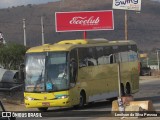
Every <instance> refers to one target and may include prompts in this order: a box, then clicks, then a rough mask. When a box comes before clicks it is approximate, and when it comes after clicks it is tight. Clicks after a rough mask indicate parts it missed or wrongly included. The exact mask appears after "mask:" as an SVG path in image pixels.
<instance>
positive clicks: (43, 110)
mask: <svg viewBox="0 0 160 120" xmlns="http://www.w3.org/2000/svg"><path fill="white" fill-rule="evenodd" d="M38 110H39V111H41V112H46V111H47V110H48V107H44V108H38Z"/></svg>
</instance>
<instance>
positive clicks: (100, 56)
mask: <svg viewBox="0 0 160 120" xmlns="http://www.w3.org/2000/svg"><path fill="white" fill-rule="evenodd" d="M96 51H97V61H98V65H103V64H104V60H103V59H104V56H103V47H96Z"/></svg>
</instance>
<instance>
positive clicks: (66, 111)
mask: <svg viewBox="0 0 160 120" xmlns="http://www.w3.org/2000/svg"><path fill="white" fill-rule="evenodd" d="M134 99H135V100H141V101H143V100H151V101H152V102H153V105H154V107H155V109H156V111H160V80H141V81H140V90H139V92H138V93H136V94H134ZM111 104H112V102H111V101H101V102H96V103H94V104H92V105H87V106H85V108H84V109H81V110H75V109H73V108H61V109H55V108H51V109H49V111H48V112H46V113H45V115H47V116H51V117H42V118H34V119H40V120H53V119H54V120H64V119H65V120H67V119H68V120H70V119H72V120H73V119H74V120H75V119H76V120H81V119H100V118H102V117H103V118H104V119H105V117H106V116H107V115H109V114H110V112H109V111H111V107H112V106H111ZM107 111H108V112H107ZM42 115H43V114H42ZM53 116H54V117H53ZM30 119H33V118H17V120H30ZM106 119H107V118H106ZM111 119H113V118H111ZM114 119H115V118H114ZM152 119H154V118H152ZM109 120H110V119H109Z"/></svg>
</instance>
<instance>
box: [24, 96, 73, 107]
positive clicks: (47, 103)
mask: <svg viewBox="0 0 160 120" xmlns="http://www.w3.org/2000/svg"><path fill="white" fill-rule="evenodd" d="M25 106H26V108H41V107H70V106H71V102H70V101H69V98H64V99H55V100H25Z"/></svg>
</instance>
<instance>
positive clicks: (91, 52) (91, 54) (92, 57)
mask: <svg viewBox="0 0 160 120" xmlns="http://www.w3.org/2000/svg"><path fill="white" fill-rule="evenodd" d="M87 53H88V58H87V62H88V66H95V65H97V60H96V54H95V53H96V52H95V48H94V47H92V48H88V49H87Z"/></svg>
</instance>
